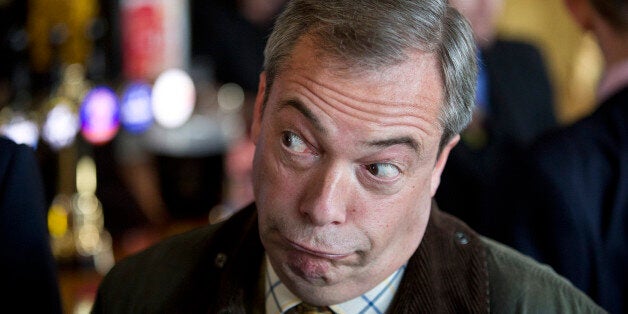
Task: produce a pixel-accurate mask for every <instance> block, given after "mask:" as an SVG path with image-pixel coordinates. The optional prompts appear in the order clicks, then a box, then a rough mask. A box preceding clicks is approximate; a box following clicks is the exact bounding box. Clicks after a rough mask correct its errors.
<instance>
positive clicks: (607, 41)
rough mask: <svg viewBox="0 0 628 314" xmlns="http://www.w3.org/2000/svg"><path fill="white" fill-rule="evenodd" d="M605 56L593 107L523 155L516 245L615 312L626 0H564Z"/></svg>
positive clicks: (626, 282)
mask: <svg viewBox="0 0 628 314" xmlns="http://www.w3.org/2000/svg"><path fill="white" fill-rule="evenodd" d="M565 2H566V5H567V7H568V8H569V10H570V12H571V14H572V16H573V18H574V20H575V21H576V22H577V23H578V24H579V25H580V26H581V27H582V28H583V29H584V30H586V31H589V32H591V33H592V34H593V35H594V37H595V38H596V40H597V43H598V44H599V47H600V48H601V51H602V55H603V57H604V61H605V68H604V72H603V73H604V74H603V77H602V79H601V82H600V84H599V88H598V94H597V95H598V96H597V102H598V105H597V108H596V110H595V111H594V112H593V113H592V114H591V115H589V116H588V117H585V118H583V119H582V120H580V121H578V122H576V123H574V124H572V125H570V126H568V127H565V128H562V129H559V130H555V131H552V132H549V133H548V134H546V135H543V136H542V137H541V138H540V139H539V140H538V141H537V142H536V143H535V144H534V145H533V146H532V147H531V149H530V151H529V152H528V153H527V154H525V155H524V158H525V159H524V160H525V161H527V164H526V165H528V167H526V169H525V171H524V174H525V175H526V176H525V180H523V183H524V184H527V185H524V187H525V188H524V189H523V193H522V194H523V195H522V199H523V201H522V205H523V206H522V207H521V210H520V213H521V216H522V217H523V218H522V219H520V220H518V221H519V222H520V225H519V226H518V227H517V230H516V233H515V235H516V236H515V238H516V241H515V244H514V245H516V247H517V248H518V249H519V250H521V251H523V252H524V253H527V254H529V255H531V256H533V257H535V258H537V259H538V260H540V261H543V262H545V263H548V264H549V265H551V266H552V267H554V269H555V270H556V271H557V272H558V273H560V274H562V275H564V276H566V277H567V278H568V279H570V280H571V281H572V282H573V283H574V284H575V285H576V286H577V287H579V288H580V289H582V290H583V291H585V292H587V293H588V294H589V295H590V296H591V297H592V298H593V299H594V300H596V301H597V302H598V303H599V304H600V305H601V306H602V307H604V308H605V309H607V310H608V311H610V312H612V313H626V312H627V311H628V270H627V268H626V265H628V224H627V221H628V1H626V0H567V1H565Z"/></svg>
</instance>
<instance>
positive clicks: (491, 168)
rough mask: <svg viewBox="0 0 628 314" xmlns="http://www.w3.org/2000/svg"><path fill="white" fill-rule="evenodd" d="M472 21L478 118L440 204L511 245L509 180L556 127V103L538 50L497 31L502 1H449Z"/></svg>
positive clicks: (449, 170)
mask: <svg viewBox="0 0 628 314" xmlns="http://www.w3.org/2000/svg"><path fill="white" fill-rule="evenodd" d="M449 3H450V4H451V5H452V6H454V7H455V8H456V9H458V10H459V11H460V13H462V14H463V15H464V16H465V17H466V18H467V19H468V20H469V23H470V24H471V29H472V30H473V35H474V40H475V42H476V44H477V45H478V47H479V48H480V49H479V50H478V60H479V62H478V64H479V77H478V84H477V87H476V106H475V108H474V112H473V120H472V122H471V123H470V125H469V126H468V127H467V128H466V129H465V130H464V131H463V132H462V135H461V140H460V143H458V145H456V147H455V148H454V149H453V150H452V151H451V154H450V156H449V159H448V161H447V167H446V168H445V170H444V171H443V174H442V178H441V184H440V186H439V188H438V192H437V193H436V201H437V202H438V205H439V206H440V208H441V209H442V210H443V211H446V212H448V213H450V214H453V215H454V216H456V217H458V218H460V219H461V220H463V221H464V222H465V223H467V224H468V225H469V226H470V227H472V228H473V229H474V230H476V231H477V232H479V233H481V234H483V235H485V236H488V237H491V238H493V239H496V240H499V241H503V242H505V243H509V242H510V241H511V239H509V238H508V237H507V235H508V234H509V231H510V229H511V227H512V225H511V224H510V223H509V222H510V221H511V220H512V219H513V217H512V210H508V209H509V208H510V207H511V206H512V197H511V196H512V195H511V194H510V191H511V182H513V180H514V182H516V176H514V175H513V172H514V171H515V170H516V169H517V168H519V164H518V161H517V158H518V157H519V156H520V154H521V151H522V150H523V148H524V147H525V146H527V145H529V144H530V143H531V142H532V141H533V140H534V139H535V138H536V137H537V136H538V135H539V134H541V133H543V132H545V131H547V130H549V129H550V128H553V127H555V126H557V122H556V118H555V115H554V99H553V93H552V88H551V85H550V82H549V78H548V75H547V71H546V68H545V64H544V62H543V58H542V56H541V54H540V53H539V51H538V50H537V49H536V47H534V46H532V45H530V44H528V43H525V42H522V41H515V40H510V39H503V38H500V37H499V35H498V34H497V33H496V31H497V20H498V17H499V16H500V14H501V12H502V11H503V10H502V7H503V0H450V1H449Z"/></svg>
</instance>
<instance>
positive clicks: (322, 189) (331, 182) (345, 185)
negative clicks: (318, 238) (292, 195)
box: [300, 165, 351, 226]
mask: <svg viewBox="0 0 628 314" xmlns="http://www.w3.org/2000/svg"><path fill="white" fill-rule="evenodd" d="M345 172H346V173H345ZM348 181H349V179H348V172H347V171H343V169H341V167H339V166H334V165H331V166H329V167H322V169H319V171H317V172H316V173H315V175H313V176H312V178H311V179H310V180H309V187H308V188H307V192H306V193H305V197H304V198H303V199H302V202H301V204H300V212H301V214H302V215H303V216H305V217H306V218H307V219H309V221H310V222H311V223H312V224H314V225H316V226H324V225H327V224H334V225H338V224H342V223H344V222H345V220H346V218H347V204H348V200H349V198H350V197H351V195H350V193H349V192H350V189H349V185H350V184H349V182H348Z"/></svg>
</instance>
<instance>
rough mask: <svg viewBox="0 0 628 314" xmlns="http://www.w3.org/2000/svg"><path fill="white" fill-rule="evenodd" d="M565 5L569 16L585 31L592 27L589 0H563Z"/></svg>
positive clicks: (591, 10) (591, 9)
mask: <svg viewBox="0 0 628 314" xmlns="http://www.w3.org/2000/svg"><path fill="white" fill-rule="evenodd" d="M565 6H567V9H568V10H569V13H571V17H572V18H573V19H574V20H575V21H576V23H577V24H578V25H580V27H581V28H583V29H584V30H585V31H588V30H591V29H592V28H593V20H592V12H593V8H592V7H591V4H590V3H589V0H565Z"/></svg>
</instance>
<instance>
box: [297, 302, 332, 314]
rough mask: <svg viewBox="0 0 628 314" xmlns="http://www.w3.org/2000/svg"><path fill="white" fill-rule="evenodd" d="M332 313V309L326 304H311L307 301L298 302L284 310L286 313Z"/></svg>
mask: <svg viewBox="0 0 628 314" xmlns="http://www.w3.org/2000/svg"><path fill="white" fill-rule="evenodd" d="M317 313H321V314H334V312H332V310H330V309H329V308H328V307H326V306H313V305H309V304H307V303H299V304H298V305H297V306H295V307H293V308H291V309H290V310H288V312H286V314H317Z"/></svg>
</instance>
